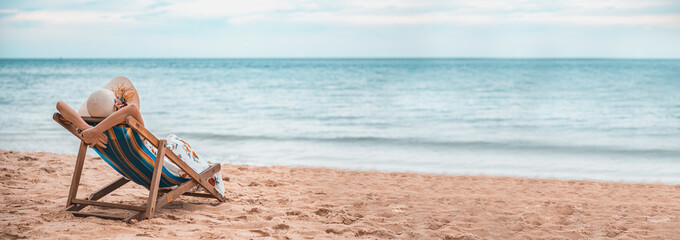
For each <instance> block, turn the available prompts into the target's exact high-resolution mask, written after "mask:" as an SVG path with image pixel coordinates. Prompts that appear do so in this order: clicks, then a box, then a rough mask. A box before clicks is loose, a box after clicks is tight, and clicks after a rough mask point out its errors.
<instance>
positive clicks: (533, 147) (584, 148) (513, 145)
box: [178, 132, 680, 160]
mask: <svg viewBox="0 0 680 240" xmlns="http://www.w3.org/2000/svg"><path fill="white" fill-rule="evenodd" d="M178 136H182V137H188V138H194V139H202V140H216V141H281V142H290V141H297V142H315V143H330V144H332V143H337V144H363V145H366V144H369V145H381V146H394V147H429V148H441V149H452V150H455V149H459V150H478V151H488V150H501V151H524V152H544V153H565V154H598V155H617V156H639V157H664V158H668V157H671V158H678V159H679V160H680V158H679V156H680V150H676V149H659V148H640V147H639V146H637V148H635V147H624V146H614V145H611V146H607V145H604V146H603V145H566V144H546V143H540V142H531V141H524V140H517V141H439V140H431V139H418V138H386V137H374V136H359V137H300V136H297V137H281V136H259V135H231V134H213V133H186V132H185V133H178Z"/></svg>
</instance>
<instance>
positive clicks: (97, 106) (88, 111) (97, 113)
mask: <svg viewBox="0 0 680 240" xmlns="http://www.w3.org/2000/svg"><path fill="white" fill-rule="evenodd" d="M90 98H92V100H90ZM90 98H88V100H87V102H85V103H83V105H81V106H80V108H79V109H78V113H79V114H80V115H81V116H92V117H107V116H108V115H110V114H111V113H113V112H114V111H116V110H118V109H121V108H124V107H126V106H128V105H130V104H135V105H137V107H140V102H139V95H138V94H137V90H136V89H135V86H134V85H132V82H131V81H130V79H127V78H126V77H115V78H113V79H111V80H110V81H109V82H107V83H106V84H105V85H104V87H102V89H99V90H96V91H94V92H92V94H90ZM91 102H92V103H91Z"/></svg>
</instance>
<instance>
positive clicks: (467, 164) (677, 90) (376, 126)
mask: <svg viewBox="0 0 680 240" xmlns="http://www.w3.org/2000/svg"><path fill="white" fill-rule="evenodd" d="M116 76H125V77H128V78H130V79H131V80H132V82H133V83H134V85H135V87H136V88H137V90H138V92H139V94H140V99H141V112H142V115H143V117H144V121H145V123H146V127H147V128H148V129H149V130H150V131H151V132H152V133H154V134H155V135H156V136H159V137H165V136H167V135H168V134H175V135H177V136H179V137H181V138H183V139H185V140H186V141H187V142H189V143H190V144H191V145H192V146H193V147H194V149H195V150H197V151H198V153H199V154H200V155H201V156H202V157H203V158H207V159H209V160H211V161H218V162H222V163H227V164H246V165H257V166H271V165H283V166H310V167H329V168H338V169H351V170H367V171H397V172H419V173H433V174H448V175H473V176H478V175H481V176H517V177H530V178H549V179H552V178H556V179H586V180H599V181H617V182H618V181H620V182H641V183H670V184H678V183H680V60H659V59H476V58H461V59H458V58H452V59H446V58H435V59H426V58H406V59H380V58H379V59H364V58H361V59H326V58H324V59H1V60H0V149H5V150H14V151H44V152H57V153H76V152H77V150H78V141H77V139H76V138H75V137H73V136H72V135H71V134H70V133H68V132H67V131H66V130H65V129H63V128H62V127H61V126H60V125H59V124H57V123H56V122H54V121H53V120H52V114H53V113H54V112H56V108H55V105H56V103H57V101H64V102H66V103H67V104H69V105H70V106H72V107H73V108H74V109H77V108H78V107H79V106H80V105H81V104H82V103H83V102H84V101H85V100H86V99H87V97H88V96H89V94H90V93H91V92H92V91H94V90H97V89H99V88H101V87H102V86H103V85H104V84H105V83H106V82H107V81H109V80H110V79H112V78H114V77H116ZM88 151H89V153H90V154H92V155H96V154H95V153H94V152H93V151H92V150H88ZM74 160H75V159H74Z"/></svg>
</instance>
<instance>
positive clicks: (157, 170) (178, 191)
mask: <svg viewBox="0 0 680 240" xmlns="http://www.w3.org/2000/svg"><path fill="white" fill-rule="evenodd" d="M52 118H53V119H54V121H56V122H57V123H59V124H60V125H61V126H63V127H64V128H66V130H68V131H69V132H71V133H72V134H73V135H74V136H76V137H77V138H78V139H80V149H79V150H78V157H77V158H76V166H75V170H74V171H73V178H72V179H71V188H70V191H69V193H68V198H67V200H66V211H67V212H70V213H72V214H73V215H75V216H78V217H89V216H94V217H100V218H105V219H117V220H124V221H127V222H129V221H130V220H132V219H136V220H143V219H147V218H151V217H153V214H154V212H155V211H156V209H159V208H162V207H163V206H165V205H166V204H168V203H170V202H171V201H173V200H175V199H177V198H178V197H180V196H181V195H188V196H195V197H204V198H213V197H214V198H216V199H217V200H219V201H220V202H224V201H226V199H225V198H223V197H221V196H220V195H219V194H218V193H217V190H216V189H215V187H213V186H212V185H211V184H210V183H209V182H208V179H209V178H210V177H212V176H213V175H215V173H217V172H219V171H220V169H221V165H220V164H215V165H213V166H211V167H209V168H208V169H206V170H205V171H203V172H201V173H197V172H196V171H194V170H193V169H192V168H191V167H189V165H187V164H186V163H185V162H184V161H182V160H181V159H180V158H179V157H178V156H177V155H175V154H174V153H173V152H172V151H166V147H165V143H166V140H164V139H163V140H159V139H158V138H157V137H156V136H154V135H153V134H151V132H149V131H148V130H147V129H146V128H144V126H143V125H142V124H141V123H140V122H139V121H138V120H137V119H135V118H134V117H132V116H129V117H127V119H125V121H124V122H122V123H121V124H127V125H129V126H130V127H132V128H133V129H134V130H135V131H137V132H138V133H139V134H140V135H141V136H142V137H144V138H146V140H147V141H149V142H150V143H151V144H152V145H153V146H154V147H156V148H157V149H158V152H157V155H156V162H155V165H154V170H153V177H152V178H151V185H150V186H149V187H147V189H149V196H148V198H147V203H146V205H145V206H137V205H126V204H119V203H109V202H102V201H97V200H99V199H101V198H103V197H104V196H106V195H108V194H109V193H111V192H113V191H114V190H116V189H118V188H120V187H122V186H123V185H125V184H126V183H128V182H129V181H130V180H128V179H126V178H124V177H119V178H118V179H116V180H114V181H113V182H111V183H109V184H107V185H105V186H104V187H102V188H100V189H99V190H97V191H95V192H93V193H92V194H90V196H89V197H87V198H85V199H78V198H76V195H77V193H78V186H79V185H80V175H81V173H82V171H83V164H84V162H85V153H86V152H87V144H86V143H85V141H83V138H82V136H80V134H78V132H77V130H76V128H75V127H74V126H73V124H71V122H69V121H68V120H67V119H66V118H64V117H63V116H61V114H59V113H54V115H53V117H52ZM83 120H85V122H88V123H95V124H97V123H99V122H101V121H102V120H104V118H93V117H83ZM163 156H165V157H167V158H168V159H169V160H170V161H171V162H172V163H174V164H175V165H177V166H178V167H179V168H180V169H182V170H183V171H184V172H186V173H187V175H188V176H189V177H190V178H191V179H190V180H188V181H186V182H184V183H182V184H180V185H179V186H177V187H175V188H171V189H169V188H165V189H160V188H159V186H160V179H161V174H162V169H163V161H164V160H165V157H163ZM197 185H200V186H201V187H203V188H204V189H206V190H207V191H208V193H193V192H187V191H189V190H190V189H192V188H193V187H195V186H197ZM144 187H146V186H144ZM90 205H92V206H99V207H106V208H117V209H125V210H133V211H137V212H138V213H137V214H134V215H132V216H131V217H122V216H116V215H109V214H101V213H88V212H80V210H82V209H83V208H85V207H87V206H90Z"/></svg>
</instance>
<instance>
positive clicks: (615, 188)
mask: <svg viewBox="0 0 680 240" xmlns="http://www.w3.org/2000/svg"><path fill="white" fill-rule="evenodd" d="M74 164H75V155H73V154H56V153H46V152H16V151H6V150H0V165H2V166H1V167H0V180H1V181H0V193H1V194H0V195H1V197H2V201H3V202H5V205H4V207H3V208H2V210H1V211H0V224H1V225H2V226H3V229H4V230H2V233H1V234H0V238H10V239H11V238H24V237H27V238H75V239H89V238H91V237H92V236H93V234H97V235H96V236H98V237H102V238H170V239H174V238H186V237H189V238H224V239H234V238H239V239H242V238H261V237H264V238H275V239H286V238H290V239H305V238H322V239H325V238H371V239H375V238H380V239H394V238H398V239H524V238H531V239H536V238H550V239H554V238H562V239H581V238H619V237H621V238H635V239H640V238H642V239H669V238H673V237H675V236H680V205H678V204H677V203H678V202H680V185H670V184H664V183H653V184H650V183H620V182H607V181H591V180H559V179H530V178H519V177H497V176H459V175H440V174H429V173H402V172H377V171H353V170H338V169H329V168H312V167H282V166H268V167H257V166H246V165H232V164H222V176H223V177H224V179H225V185H226V196H227V198H228V199H229V200H228V201H227V202H225V203H222V204H219V205H218V204H217V202H216V201H214V200H209V199H201V198H191V197H188V196H183V197H181V198H180V199H179V200H177V201H175V202H173V203H171V204H169V205H168V206H166V207H165V208H162V209H160V210H159V211H157V212H156V217H154V218H152V219H150V220H144V221H141V222H137V223H134V224H127V223H123V222H120V221H114V220H104V219H99V218H93V217H88V218H78V217H74V216H72V215H71V214H69V213H66V212H64V207H65V206H64V205H65V203H66V196H67V195H68V188H69V186H70V182H71V174H72V173H73V167H74ZM118 176H119V175H118V174H117V173H116V172H115V171H114V170H113V169H112V168H111V167H109V166H108V165H107V164H106V163H105V162H104V161H103V160H101V159H100V158H99V157H93V156H91V155H87V158H86V161H85V166H84V169H83V176H82V178H81V187H80V189H79V191H78V193H79V194H78V196H79V197H81V198H82V197H83V196H86V195H88V194H89V193H90V192H92V191H94V190H96V189H97V188H99V187H101V186H102V185H104V184H106V183H108V182H109V181H111V180H113V179H115V178H116V177H118ZM145 194H146V189H144V188H143V187H141V186H137V185H135V184H127V185H126V186H124V187H123V188H121V189H120V190H118V191H115V192H113V193H112V194H111V196H107V197H105V199H104V200H106V201H112V202H118V201H122V202H125V203H135V204H138V205H142V204H144V201H143V199H144V197H145ZM87 210H88V209H86V211H87ZM97 210H98V209H94V210H93V209H90V210H89V211H97ZM106 210H109V209H105V210H104V211H106ZM122 213H126V212H122Z"/></svg>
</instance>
